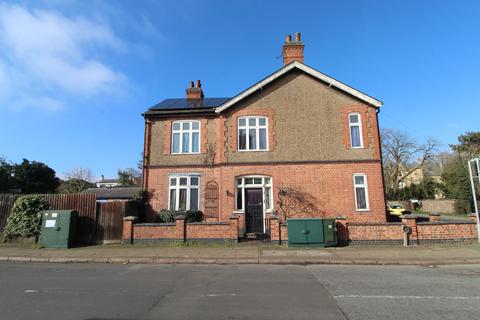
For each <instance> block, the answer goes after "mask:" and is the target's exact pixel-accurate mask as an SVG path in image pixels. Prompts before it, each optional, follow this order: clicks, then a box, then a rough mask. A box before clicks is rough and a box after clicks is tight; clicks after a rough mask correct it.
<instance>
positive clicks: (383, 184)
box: [375, 108, 387, 220]
mask: <svg viewBox="0 0 480 320" xmlns="http://www.w3.org/2000/svg"><path fill="white" fill-rule="evenodd" d="M379 113H380V108H377V112H376V113H375V117H376V119H377V136H378V149H379V150H380V167H381V168H382V170H381V171H382V186H383V201H384V202H385V206H386V205H387V194H386V193H385V176H384V173H383V153H382V139H381V135H380V125H379V122H378V114H379ZM385 210H386V208H385ZM386 219H387V213H386V211H385V220H386Z"/></svg>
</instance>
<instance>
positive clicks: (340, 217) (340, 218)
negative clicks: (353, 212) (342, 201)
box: [335, 216, 347, 220]
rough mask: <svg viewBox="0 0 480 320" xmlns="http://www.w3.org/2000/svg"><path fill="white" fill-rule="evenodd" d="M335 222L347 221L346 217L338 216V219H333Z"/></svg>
mask: <svg viewBox="0 0 480 320" xmlns="http://www.w3.org/2000/svg"><path fill="white" fill-rule="evenodd" d="M335 220H347V217H345V216H338V217H335Z"/></svg>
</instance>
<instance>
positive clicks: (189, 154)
mask: <svg viewBox="0 0 480 320" xmlns="http://www.w3.org/2000/svg"><path fill="white" fill-rule="evenodd" d="M195 154H202V153H201V152H188V153H172V152H171V153H170V155H171V156H191V155H195Z"/></svg>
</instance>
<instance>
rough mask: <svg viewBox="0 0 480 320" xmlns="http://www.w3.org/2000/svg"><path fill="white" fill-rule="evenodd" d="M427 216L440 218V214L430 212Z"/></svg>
mask: <svg viewBox="0 0 480 320" xmlns="http://www.w3.org/2000/svg"><path fill="white" fill-rule="evenodd" d="M428 215H429V216H434V217H440V216H441V214H440V212H430V213H429V214H428Z"/></svg>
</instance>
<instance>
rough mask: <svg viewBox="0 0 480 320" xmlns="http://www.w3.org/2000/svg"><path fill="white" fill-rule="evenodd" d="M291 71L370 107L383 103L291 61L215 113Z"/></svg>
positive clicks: (218, 108) (217, 109)
mask: <svg viewBox="0 0 480 320" xmlns="http://www.w3.org/2000/svg"><path fill="white" fill-rule="evenodd" d="M293 69H299V70H302V71H304V72H305V73H307V74H309V75H311V76H313V77H315V78H317V79H319V80H321V81H324V82H326V83H328V84H329V86H330V87H335V88H337V89H338V90H340V91H343V92H345V93H347V94H349V95H352V96H354V97H356V98H357V99H359V100H362V101H364V102H366V103H368V104H370V105H373V106H375V107H380V106H382V105H383V102H381V101H380V100H377V99H375V98H373V97H370V96H369V95H367V94H365V93H363V92H361V91H359V90H357V89H354V88H352V87H350V86H348V85H346V84H344V83H342V82H340V81H338V80H336V79H334V78H332V77H330V76H328V75H326V74H324V73H321V72H320V71H317V70H315V69H313V68H311V67H309V66H307V65H305V64H303V63H301V62H298V61H293V62H291V63H289V64H287V65H286V66H284V67H283V68H281V69H279V70H277V71H276V72H274V73H272V74H271V75H270V76H268V77H266V78H265V79H263V80H261V81H260V82H257V83H256V84H255V85H253V86H251V87H250V88H248V89H247V90H245V91H243V92H241V93H239V94H238V95H236V96H235V97H233V98H231V99H230V100H228V101H226V102H224V103H223V104H222V105H221V106H218V107H217V108H216V109H215V112H217V113H220V112H222V111H223V110H225V109H227V108H229V107H231V106H233V105H234V104H236V103H237V102H239V101H241V100H243V99H244V98H246V97H248V96H249V95H251V94H252V93H254V92H256V91H257V90H259V89H261V88H263V87H264V86H265V85H267V84H269V83H270V82H272V81H274V80H275V79H277V78H279V77H281V76H282V75H284V74H285V73H287V72H289V71H291V70H293Z"/></svg>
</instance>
